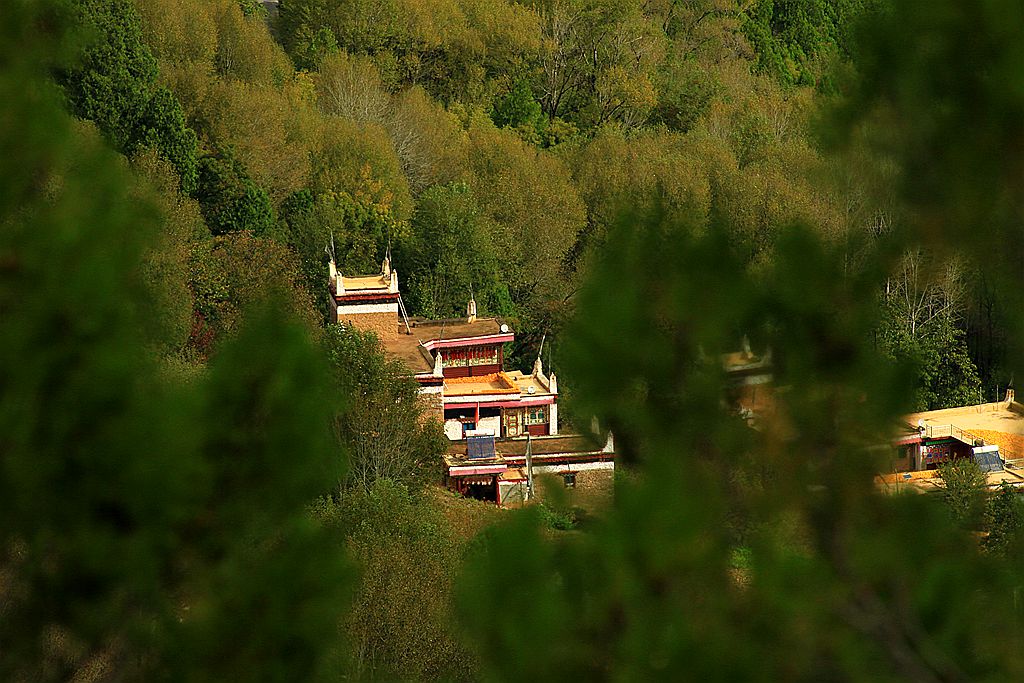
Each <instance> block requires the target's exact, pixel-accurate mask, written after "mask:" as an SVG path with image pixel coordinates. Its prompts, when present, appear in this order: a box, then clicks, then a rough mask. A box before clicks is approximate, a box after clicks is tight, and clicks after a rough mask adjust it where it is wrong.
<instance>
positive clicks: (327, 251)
mask: <svg viewBox="0 0 1024 683" xmlns="http://www.w3.org/2000/svg"><path fill="white" fill-rule="evenodd" d="M324 253H325V254H327V255H328V256H330V257H331V260H332V261H334V262H335V263H337V259H336V258H335V257H334V231H333V230H331V243H330V244H328V245H327V246H325V247H324Z"/></svg>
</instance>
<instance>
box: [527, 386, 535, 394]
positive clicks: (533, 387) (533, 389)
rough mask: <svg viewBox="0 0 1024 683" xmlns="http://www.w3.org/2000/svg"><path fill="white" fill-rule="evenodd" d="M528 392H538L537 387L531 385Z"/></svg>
mask: <svg viewBox="0 0 1024 683" xmlns="http://www.w3.org/2000/svg"><path fill="white" fill-rule="evenodd" d="M526 392H527V393H529V394H536V393H537V387H535V386H533V385H531V386H530V387H529V388H527V390H526Z"/></svg>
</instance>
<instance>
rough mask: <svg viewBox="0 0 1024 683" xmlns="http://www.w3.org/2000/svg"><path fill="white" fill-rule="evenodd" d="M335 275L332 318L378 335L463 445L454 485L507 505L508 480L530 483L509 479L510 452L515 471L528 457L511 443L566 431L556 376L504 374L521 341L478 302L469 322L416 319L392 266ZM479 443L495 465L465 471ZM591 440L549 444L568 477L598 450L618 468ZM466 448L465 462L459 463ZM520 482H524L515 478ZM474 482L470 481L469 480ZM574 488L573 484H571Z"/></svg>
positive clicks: (454, 459) (470, 307)
mask: <svg viewBox="0 0 1024 683" xmlns="http://www.w3.org/2000/svg"><path fill="white" fill-rule="evenodd" d="M328 275H329V285H328V306H329V312H330V317H331V319H332V321H334V322H336V323H340V324H345V325H352V326H353V327H356V328H358V329H361V330H366V331H371V332H374V333H375V334H376V335H377V336H378V337H379V338H380V341H381V344H382V345H383V347H384V349H385V350H386V351H387V353H388V354H389V355H390V356H391V357H393V358H396V359H398V360H400V361H401V362H402V363H403V364H404V365H405V367H406V368H407V369H408V371H409V374H410V375H411V376H412V377H413V378H414V379H415V380H416V381H417V382H418V383H419V386H420V393H421V394H422V395H423V396H424V397H425V398H427V399H430V400H432V402H433V404H434V407H435V410H436V416H437V418H438V419H439V420H440V421H441V422H442V423H443V424H444V432H445V435H446V436H447V437H448V438H449V439H450V440H451V441H452V442H455V443H453V447H452V449H450V452H449V461H450V462H449V467H448V483H449V485H451V486H452V488H454V489H456V490H459V491H460V492H463V493H467V494H472V495H475V497H481V498H486V499H490V500H494V501H495V502H504V501H503V499H502V497H501V495H500V489H502V488H504V489H506V490H510V486H509V485H508V482H510V481H515V482H525V481H527V479H528V478H529V477H527V475H525V474H523V473H522V472H519V473H518V474H516V473H514V472H513V473H507V472H506V470H508V469H509V467H508V466H507V465H506V464H505V462H506V460H505V458H504V456H503V455H502V453H508V454H509V459H508V462H509V463H512V464H519V461H520V460H524V459H525V455H524V450H523V449H524V447H523V446H522V445H514V444H511V443H509V444H506V443H505V442H506V441H509V442H511V441H514V440H517V439H525V438H527V437H528V436H529V437H538V439H545V438H550V437H557V436H558V434H559V422H558V379H557V377H555V375H554V373H551V374H546V373H545V372H544V367H543V364H542V363H541V360H540V358H539V357H538V358H537V360H536V361H535V362H534V364H533V368H532V370H531V372H530V373H529V374H527V373H523V372H520V371H518V370H511V371H507V370H505V344H507V343H509V342H511V341H513V340H514V339H515V334H514V332H513V331H512V329H511V328H510V327H509V325H508V324H506V323H505V322H503V321H501V320H499V319H497V318H481V317H478V316H477V306H476V302H475V301H474V300H473V299H470V300H469V302H468V304H467V306H466V316H465V317H464V318H454V319H447V320H426V319H423V318H410V317H408V316H407V315H406V313H405V307H404V305H403V303H402V299H401V294H400V292H399V287H398V272H397V271H395V270H394V269H393V268H392V266H391V262H390V260H389V259H384V262H383V263H382V264H381V270H380V273H378V274H376V275H361V276H354V277H350V276H345V275H342V274H341V273H339V272H338V270H337V266H336V265H335V262H334V260H333V259H332V260H331V261H330V263H329V266H328ZM472 437H485V438H486V437H489V438H490V439H491V443H492V446H491V447H490V450H489V451H488V452H489V453H491V454H492V455H493V458H491V459H492V460H493V462H491V463H488V464H487V465H486V466H483V465H481V464H480V463H479V460H480V459H479V458H477V461H478V462H477V463H476V464H473V465H472V466H468V465H465V464H460V463H461V460H463V459H466V458H469V456H470V454H469V453H468V451H467V448H466V445H465V444H464V443H461V442H464V441H465V440H466V439H467V438H472ZM583 441H584V439H582V438H579V437H577V438H576V440H566V441H562V442H559V445H557V446H555V445H554V444H551V445H549V446H548V447H547V450H550V449H551V448H555V450H560V451H564V452H563V453H560V455H561V458H560V460H559V461H558V466H560V467H561V468H562V470H564V471H565V473H572V468H573V466H574V463H576V460H579V462H578V463H576V464H580V465H583V464H585V465H586V468H585V469H588V470H589V469H595V466H594V463H595V458H594V457H593V455H594V453H595V452H599V453H601V454H602V456H601V457H600V458H599V459H598V460H599V461H600V463H602V464H601V465H600V468H604V469H611V468H612V467H613V453H612V452H611V449H610V447H608V448H607V449H605V448H603V447H602V448H598V449H594V448H593V447H591V445H590V444H589V443H588V444H587V445H585V446H583V445H581V444H582V443H583ZM495 443H496V444H497V445H496V446H495V445H494V444H495ZM573 448H576V449H577V450H572V449H573ZM579 448H583V449H584V450H583V451H579V450H578V449H579ZM460 451H461V454H462V455H463V456H465V457H462V458H460ZM577 454H578V455H579V457H578V458H577V457H576V455H577ZM520 456H522V457H520ZM545 467H547V465H546V466H545ZM481 468H483V469H481ZM556 469H557V467H556ZM483 470H486V472H485V471H483ZM520 475H522V479H514V477H518V476H520ZM467 477H469V478H470V479H472V481H473V483H472V484H468V483H466V478H467ZM499 479H500V480H501V481H502V482H505V484H504V485H503V486H499ZM481 482H482V483H481ZM566 482H567V485H569V480H568V479H567V480H566ZM519 488H521V487H519Z"/></svg>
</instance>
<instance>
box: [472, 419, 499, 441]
mask: <svg viewBox="0 0 1024 683" xmlns="http://www.w3.org/2000/svg"><path fill="white" fill-rule="evenodd" d="M476 430H477V431H478V432H491V433H493V434H494V436H497V437H501V416H500V415H495V416H494V417H481V418H480V421H479V422H477V423H476Z"/></svg>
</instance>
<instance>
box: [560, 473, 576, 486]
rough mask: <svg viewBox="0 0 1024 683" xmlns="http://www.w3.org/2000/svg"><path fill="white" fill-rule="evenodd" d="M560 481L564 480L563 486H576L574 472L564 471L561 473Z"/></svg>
mask: <svg viewBox="0 0 1024 683" xmlns="http://www.w3.org/2000/svg"><path fill="white" fill-rule="evenodd" d="M562 481H563V482H565V488H567V489H574V488H576V473H575V472H566V473H565V474H563V475H562Z"/></svg>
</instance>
